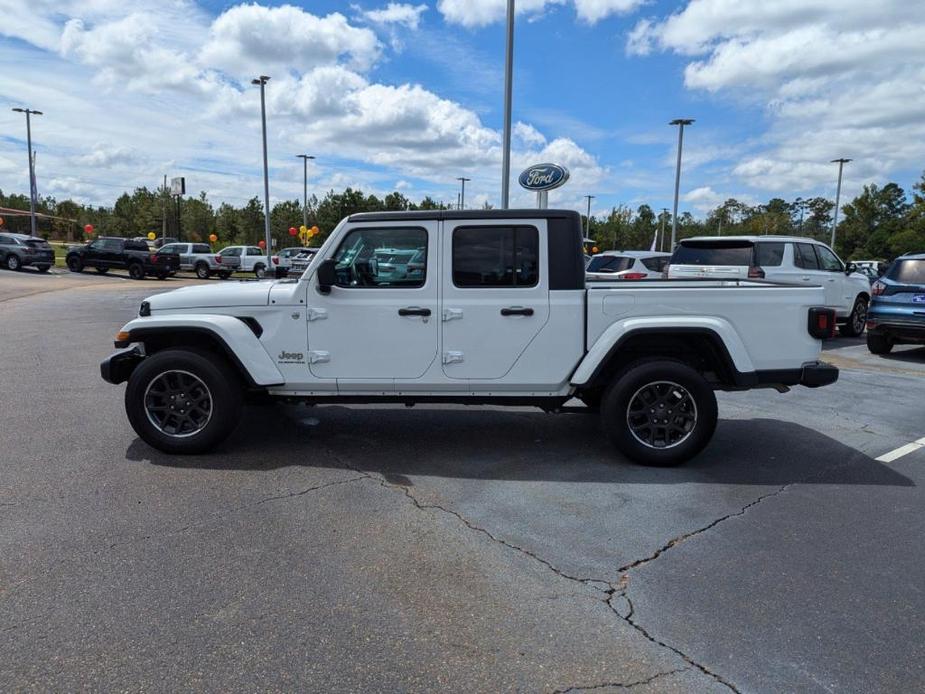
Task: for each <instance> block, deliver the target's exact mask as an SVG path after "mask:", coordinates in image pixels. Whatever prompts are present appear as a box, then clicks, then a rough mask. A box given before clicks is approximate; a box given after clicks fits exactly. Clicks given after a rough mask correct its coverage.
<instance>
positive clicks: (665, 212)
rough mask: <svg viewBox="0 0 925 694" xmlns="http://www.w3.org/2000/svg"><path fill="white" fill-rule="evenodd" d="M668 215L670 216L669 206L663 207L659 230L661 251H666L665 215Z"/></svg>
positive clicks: (659, 248) (659, 247)
mask: <svg viewBox="0 0 925 694" xmlns="http://www.w3.org/2000/svg"><path fill="white" fill-rule="evenodd" d="M667 216H668V208H667V207H663V208H662V219H661V224H660V225H659V226H660V230H659V232H658V234H659V235H658V250H659V252H664V250H665V217H667Z"/></svg>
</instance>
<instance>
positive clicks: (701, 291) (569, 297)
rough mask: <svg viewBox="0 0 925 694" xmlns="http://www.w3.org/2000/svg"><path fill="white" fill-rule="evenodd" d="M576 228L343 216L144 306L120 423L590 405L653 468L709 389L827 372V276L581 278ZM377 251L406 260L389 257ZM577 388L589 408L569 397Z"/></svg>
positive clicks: (126, 349) (193, 432) (695, 446)
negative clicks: (243, 268)
mask: <svg viewBox="0 0 925 694" xmlns="http://www.w3.org/2000/svg"><path fill="white" fill-rule="evenodd" d="M581 242H582V233H581V219H580V217H579V215H578V214H577V213H575V212H572V211H556V210H499V211H481V210H480V211H475V210H468V211H416V212H391V213H363V214H356V215H353V216H351V217H348V218H346V219H344V220H343V221H342V222H341V223H340V224H339V225H338V226H337V228H336V229H334V231H333V232H332V233H331V235H330V236H329V238H328V239H327V241H326V242H325V244H324V246H323V247H322V248H321V250H320V251H319V252H318V254H317V255H316V256H315V258H314V259H313V260H312V262H311V264H310V265H309V267H308V269H307V270H306V271H305V272H304V274H303V275H302V276H301V278H293V279H289V280H279V281H265V282H256V281H252V282H236V283H233V284H223V285H213V286H195V287H183V288H181V289H177V290H175V291H172V292H167V293H164V294H158V295H155V296H152V297H150V298H148V299H147V300H145V301H143V302H142V304H141V308H140V311H139V315H138V317H137V318H135V319H134V320H131V321H130V322H129V323H127V324H126V325H125V326H124V327H123V328H122V330H121V331H120V332H119V333H118V335H116V339H115V344H116V347H118V348H121V349H120V351H117V352H116V353H114V354H113V355H112V356H110V357H109V358H107V359H106V360H105V361H104V362H103V363H102V364H101V367H100V368H101V371H102V376H103V378H104V379H105V380H106V381H108V382H110V383H122V382H124V381H128V385H127V387H126V390H125V407H126V412H127V414H128V418H129V421H130V422H131V425H132V427H133V428H134V429H135V431H136V432H137V433H138V435H139V436H140V437H141V438H142V439H143V440H145V441H146V442H148V443H149V444H150V445H152V446H154V447H155V448H158V449H160V450H162V451H166V452H169V453H197V452H203V451H206V450H209V449H211V448H212V447H214V446H216V445H217V444H218V443H219V442H221V441H222V440H223V439H224V438H225V437H227V436H228V435H229V434H230V433H231V432H232V431H233V430H234V428H235V426H236V425H237V423H238V420H239V417H240V413H241V408H242V404H243V401H244V398H245V395H247V394H248V393H263V394H267V395H269V396H275V397H278V398H281V399H285V400H289V401H304V402H306V403H309V404H324V403H383V402H393V403H404V404H406V405H415V404H420V403H445V402H452V403H463V404H471V405H476V404H487V405H519V406H524V405H530V406H536V407H539V408H541V409H543V410H546V411H548V412H565V411H575V410H583V411H588V410H592V411H593V410H599V411H600V416H601V421H602V424H603V428H604V430H605V431H606V432H607V433H608V435H609V436H610V438H611V439H612V440H613V442H614V443H615V444H616V446H617V448H618V449H619V450H620V451H622V452H623V453H624V454H625V455H626V456H628V457H630V458H632V459H634V460H637V461H639V462H643V463H647V464H655V465H672V464H677V463H680V462H683V461H685V460H687V459H689V458H691V457H692V456H694V455H696V454H697V453H698V452H699V451H700V450H701V449H702V448H703V447H704V446H705V445H706V444H707V443H708V441H709V440H710V438H711V436H712V434H713V430H714V428H715V426H716V418H717V408H716V398H715V395H714V392H713V391H714V390H717V389H719V390H745V389H749V388H761V387H765V388H774V389H777V390H778V391H785V390H786V389H787V387H788V386H793V385H804V386H810V387H816V386H823V385H827V384H829V383H833V382H834V381H835V380H836V379H837V378H838V370H837V369H836V368H834V367H833V366H830V365H828V364H825V363H822V362H820V361H819V354H820V348H821V342H820V340H821V338H822V337H828V336H830V335H831V334H832V331H833V329H834V321H835V316H834V312H833V311H832V310H831V309H828V308H825V307H824V306H825V301H824V299H825V295H824V290H823V288H822V287H812V286H795V285H786V284H771V283H766V282H761V281H754V280H725V281H724V280H662V279H653V280H649V279H646V280H638V281H636V280H624V281H617V282H613V283H612V284H611V283H606V282H596V283H594V284H593V286H589V287H586V286H585V268H584V257H583V254H582V246H581ZM382 249H389V251H390V253H392V254H393V255H394V254H396V253H397V252H399V251H401V252H405V253H407V254H408V255H409V257H414V258H415V262H414V264H413V265H412V264H410V263H409V264H407V265H402V266H401V268H400V270H399V269H398V268H397V266H395V267H393V266H392V265H390V264H383V263H381V262H380V261H379V260H378V258H379V257H380V256H381V251H382ZM377 251H378V252H379V253H377ZM572 398H578V399H580V400H581V401H583V402H584V403H585V405H586V407H581V406H573V407H569V406H568V405H567V404H566V403H567V402H568V401H570V400H571V399H572ZM447 416H448V417H450V416H452V414H451V413H447Z"/></svg>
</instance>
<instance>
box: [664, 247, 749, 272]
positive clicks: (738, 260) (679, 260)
mask: <svg viewBox="0 0 925 694" xmlns="http://www.w3.org/2000/svg"><path fill="white" fill-rule="evenodd" d="M754 250H755V249H754V244H752V243H751V242H750V241H701V242H697V241H695V242H686V243H685V242H682V243H681V245H680V246H678V247H677V248H676V249H675V252H674V253H673V254H672V256H671V264H672V265H743V266H746V267H747V266H750V265H751V264H752V257H753V255H754Z"/></svg>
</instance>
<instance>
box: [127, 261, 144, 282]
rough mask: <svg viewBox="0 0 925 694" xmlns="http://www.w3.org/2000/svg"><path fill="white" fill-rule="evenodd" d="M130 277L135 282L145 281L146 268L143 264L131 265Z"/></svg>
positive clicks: (129, 268) (129, 269) (129, 267)
mask: <svg viewBox="0 0 925 694" xmlns="http://www.w3.org/2000/svg"><path fill="white" fill-rule="evenodd" d="M128 276H129V277H131V278H132V279H133V280H143V279H144V278H145V268H144V266H143V265H142V264H141V263H129V266H128Z"/></svg>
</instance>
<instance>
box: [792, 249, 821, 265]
mask: <svg viewBox="0 0 925 694" xmlns="http://www.w3.org/2000/svg"><path fill="white" fill-rule="evenodd" d="M793 262H794V264H795V265H796V266H797V267H800V268H803V269H804V270H818V269H819V261H818V260H817V259H816V252H815V251H814V250H813V244H811V243H795V244H794V245H793Z"/></svg>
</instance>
